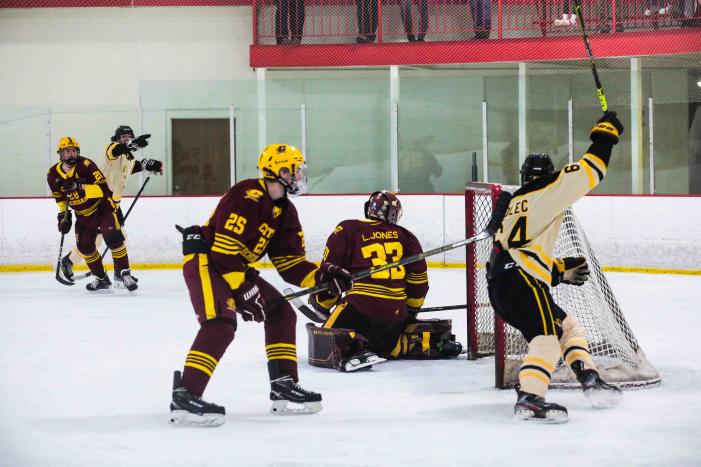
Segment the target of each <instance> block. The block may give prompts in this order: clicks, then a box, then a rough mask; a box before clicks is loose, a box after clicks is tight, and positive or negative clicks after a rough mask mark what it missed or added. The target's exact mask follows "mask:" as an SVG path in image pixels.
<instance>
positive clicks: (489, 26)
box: [253, 0, 701, 45]
mask: <svg viewBox="0 0 701 467" xmlns="http://www.w3.org/2000/svg"><path fill="white" fill-rule="evenodd" d="M253 2H254V3H253V8H254V12H253V20H254V24H253V44H254V45H268V44H281V45H288V44H289V45H296V44H299V43H303V44H347V43H356V42H357V43H383V42H406V41H410V42H413V41H419V42H421V41H463V40H471V39H475V38H476V39H488V38H491V39H504V38H524V37H543V36H568V35H577V34H579V31H578V29H577V25H576V23H575V17H574V1H573V0H492V1H489V0H386V1H382V0H253ZM582 3H583V16H584V21H585V23H586V25H587V30H588V32H589V33H591V34H596V33H614V34H615V33H619V32H624V31H626V32H627V31H642V30H657V29H680V28H685V27H693V26H696V25H697V24H698V18H699V10H701V0H582Z"/></svg>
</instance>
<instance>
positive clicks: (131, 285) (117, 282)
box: [114, 269, 139, 292]
mask: <svg viewBox="0 0 701 467" xmlns="http://www.w3.org/2000/svg"><path fill="white" fill-rule="evenodd" d="M137 282H138V281H137V279H136V277H134V276H132V275H131V269H122V270H121V271H115V272H114V287H115V288H116V289H127V290H128V291H129V292H133V291H135V290H136V289H138V288H139V285H138V284H137Z"/></svg>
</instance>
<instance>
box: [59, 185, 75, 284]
mask: <svg viewBox="0 0 701 467" xmlns="http://www.w3.org/2000/svg"><path fill="white" fill-rule="evenodd" d="M65 201H66V210H65V211H63V218H64V219H67V218H68V198H65ZM65 239H66V234H65V233H61V244H60V245H59V247H58V259H57V260H56V280H57V281H59V282H60V283H61V284H63V285H75V283H74V282H73V281H69V280H66V279H64V278H63V277H61V257H62V256H63V241H64V240H65Z"/></svg>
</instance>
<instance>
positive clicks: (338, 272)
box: [316, 263, 353, 296]
mask: <svg viewBox="0 0 701 467" xmlns="http://www.w3.org/2000/svg"><path fill="white" fill-rule="evenodd" d="M316 282H317V283H320V282H324V283H327V284H329V288H328V291H329V293H330V294H331V295H333V296H337V295H341V294H342V293H343V292H347V291H348V290H350V289H351V288H352V287H353V279H352V278H351V273H350V272H348V271H347V270H346V269H344V268H342V267H341V266H336V265H335V264H331V263H321V266H320V267H319V269H318V270H317V272H316Z"/></svg>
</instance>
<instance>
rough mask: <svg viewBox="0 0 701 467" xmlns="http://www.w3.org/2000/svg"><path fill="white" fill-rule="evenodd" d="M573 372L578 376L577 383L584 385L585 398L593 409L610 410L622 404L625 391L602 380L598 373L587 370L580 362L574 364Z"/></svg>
mask: <svg viewBox="0 0 701 467" xmlns="http://www.w3.org/2000/svg"><path fill="white" fill-rule="evenodd" d="M572 370H573V371H574V373H575V375H577V381H579V382H580V383H581V384H582V390H583V391H584V397H586V398H587V399H588V400H589V403H590V404H591V405H592V407H594V408H597V409H608V408H611V407H615V406H617V405H618V404H620V402H621V398H622V397H623V391H621V390H620V389H619V388H617V387H616V386H613V385H611V384H608V383H607V382H605V381H604V380H602V379H601V377H600V376H599V372H598V371H596V370H585V369H584V367H583V365H582V363H581V362H579V361H576V362H574V363H573V364H572Z"/></svg>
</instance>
